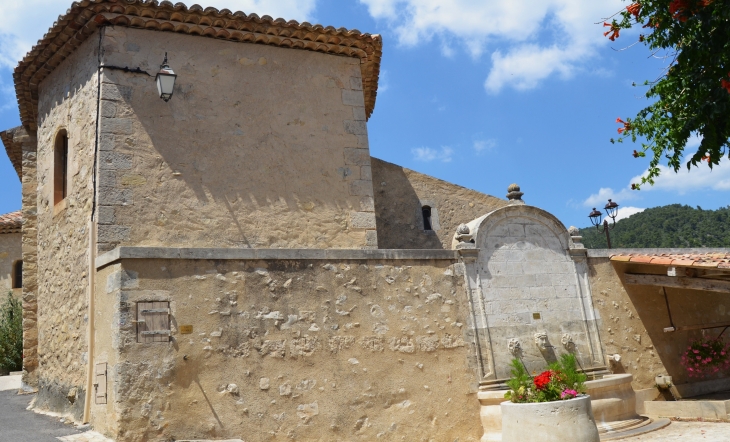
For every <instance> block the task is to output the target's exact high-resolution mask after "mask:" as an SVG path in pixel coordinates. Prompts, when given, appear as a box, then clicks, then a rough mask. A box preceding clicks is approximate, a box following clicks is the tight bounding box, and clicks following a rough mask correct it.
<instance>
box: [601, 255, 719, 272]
mask: <svg viewBox="0 0 730 442" xmlns="http://www.w3.org/2000/svg"><path fill="white" fill-rule="evenodd" d="M611 261H621V262H632V263H640V264H654V265H662V266H675V267H696V268H705V269H707V268H716V269H730V253H686V254H673V253H662V254H652V255H642V254H618V255H611Z"/></svg>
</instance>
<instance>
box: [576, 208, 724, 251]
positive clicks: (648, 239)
mask: <svg viewBox="0 0 730 442" xmlns="http://www.w3.org/2000/svg"><path fill="white" fill-rule="evenodd" d="M619 210H620V209H619ZM580 231H581V235H582V236H583V244H585V246H586V247H587V248H589V249H605V248H606V235H604V234H603V233H601V232H599V231H598V230H596V228H595V227H586V228H583V229H580ZM610 233H611V243H612V245H613V247H616V248H646V247H650V248H655V247H660V248H678V247H730V206H728V207H721V208H719V209H717V210H703V209H701V208H699V207H698V208H696V209H695V208H693V207H690V206H683V205H681V204H672V205H669V206H661V207H654V208H651V209H646V210H644V211H643V212H641V213H637V214H634V215H631V216H630V217H628V218H624V219H622V220H619V221H618V222H617V223H616V228H615V229H613V230H611V232H610Z"/></svg>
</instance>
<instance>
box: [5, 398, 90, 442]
mask: <svg viewBox="0 0 730 442" xmlns="http://www.w3.org/2000/svg"><path fill="white" fill-rule="evenodd" d="M32 399H33V395H32V394H26V395H18V394H17V390H8V391H0V442H58V439H57V437H59V436H68V435H72V434H79V433H80V431H78V430H76V429H75V428H74V427H73V426H71V425H66V424H62V423H61V422H59V420H58V419H57V418H53V417H50V416H44V415H41V414H36V413H33V412H32V411H28V410H26V408H27V407H28V404H29V403H30V401H31V400H32Z"/></svg>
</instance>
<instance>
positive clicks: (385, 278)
mask: <svg viewBox="0 0 730 442" xmlns="http://www.w3.org/2000/svg"><path fill="white" fill-rule="evenodd" d="M105 271H106V269H105ZM100 276H101V275H100ZM97 287H98V290H101V288H102V287H105V288H104V293H99V294H98V296H99V298H97V299H100V300H103V301H102V303H104V302H109V303H116V302H119V304H118V312H119V313H118V315H119V316H118V317H116V316H115V317H111V316H109V315H112V313H111V312H108V311H107V312H106V313H105V315H106V317H105V318H99V319H97V324H99V326H98V328H97V336H99V335H107V336H111V340H112V343H111V344H107V345H111V346H112V347H113V348H114V350H115V351H117V352H118V353H119V362H118V363H117V364H113V363H111V362H110V364H111V365H110V369H109V373H110V378H109V379H110V380H109V386H108V390H109V391H110V392H113V395H115V397H116V398H118V399H117V402H115V403H110V404H108V405H106V406H102V405H93V406H92V413H94V419H93V422H94V425H95V427H96V428H103V426H105V425H106V424H105V423H104V422H103V421H102V419H106V422H109V420H110V419H109V416H116V419H118V426H119V427H118V430H114V429H113V428H109V427H107V428H104V431H106V432H107V434H108V435H109V436H114V437H115V438H116V440H117V441H120V442H121V441H143V440H169V439H172V438H174V439H224V438H242V439H245V440H247V441H262V440H279V439H281V440H285V439H292V440H368V441H369V440H375V439H377V438H384V440H449V441H451V440H456V439H458V440H460V441H477V440H479V438H480V437H481V434H482V430H481V426H480V423H479V418H478V415H479V410H478V401H477V399H476V394H475V393H476V389H477V383H476V378H475V374H474V370H473V369H472V368H470V367H469V364H468V363H467V359H468V358H469V357H470V356H469V355H470V354H471V353H472V352H473V350H471V348H470V347H471V346H470V345H469V344H467V343H466V342H465V337H464V333H465V330H466V328H467V327H466V323H467V319H468V318H467V317H468V306H467V303H466V296H465V292H464V287H463V276H462V275H461V274H460V270H459V265H458V264H453V263H452V261H448V260H444V261H412V260H399V261H347V262H327V261H309V260H292V261H283V260H282V261H204V260H159V259H158V260H123V261H122V266H121V268H120V269H119V270H118V271H117V270H116V269H115V270H114V271H112V272H109V273H107V274H106V284H105V283H104V281H101V280H99V284H98V285H97ZM139 301H169V302H170V307H171V311H172V313H171V324H172V340H171V342H158V343H147V344H141V343H137V342H136V333H135V324H134V323H133V322H132V321H133V320H134V319H135V312H136V303H137V302H139ZM102 324H103V325H102ZM183 326H192V327H193V330H192V333H190V334H181V330H182V328H183ZM102 327H106V328H102ZM97 344H101V341H99V342H97ZM97 354H98V355H102V354H103V352H102V350H101V349H98V350H97ZM96 362H104V361H102V360H101V359H99V358H97V361H96ZM110 431H111V432H112V433H111V434H110V433H109V432H110Z"/></svg>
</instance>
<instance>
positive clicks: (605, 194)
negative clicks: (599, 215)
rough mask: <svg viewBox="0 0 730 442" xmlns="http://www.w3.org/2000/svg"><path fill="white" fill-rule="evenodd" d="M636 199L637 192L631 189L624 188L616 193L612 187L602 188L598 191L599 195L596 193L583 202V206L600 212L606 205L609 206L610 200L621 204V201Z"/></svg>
mask: <svg viewBox="0 0 730 442" xmlns="http://www.w3.org/2000/svg"><path fill="white" fill-rule="evenodd" d="M636 197H637V193H636V191H635V190H631V189H630V188H624V189H621V190H619V191H618V192H616V191H614V190H613V189H611V188H610V187H601V188H600V189H599V190H598V193H594V194H593V195H591V196H589V197H588V198H586V200H585V201H583V205H584V206H585V207H597V208H598V210H601V209H603V207H604V206H605V205H606V204H608V200H609V199H611V200H613V201H615V202H617V203H619V204H620V203H621V201H626V200H631V199H634V198H636Z"/></svg>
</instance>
